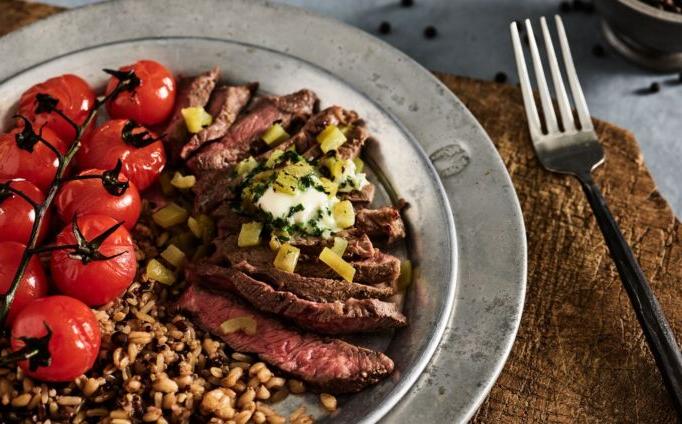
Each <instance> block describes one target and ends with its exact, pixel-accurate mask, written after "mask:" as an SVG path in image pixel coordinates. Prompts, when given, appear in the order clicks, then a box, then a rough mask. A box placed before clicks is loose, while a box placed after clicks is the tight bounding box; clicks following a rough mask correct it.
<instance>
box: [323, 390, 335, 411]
mask: <svg viewBox="0 0 682 424" xmlns="http://www.w3.org/2000/svg"><path fill="white" fill-rule="evenodd" d="M320 402H321V403H322V406H324V409H326V410H327V411H329V412H334V411H336V398H335V397H334V396H332V395H330V394H328V393H321V394H320Z"/></svg>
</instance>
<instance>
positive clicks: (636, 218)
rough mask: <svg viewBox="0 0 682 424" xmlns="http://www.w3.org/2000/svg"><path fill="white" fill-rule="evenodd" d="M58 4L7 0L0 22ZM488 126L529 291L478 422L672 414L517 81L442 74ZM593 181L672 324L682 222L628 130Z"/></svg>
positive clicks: (588, 218)
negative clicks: (542, 157)
mask: <svg viewBox="0 0 682 424" xmlns="http://www.w3.org/2000/svg"><path fill="white" fill-rule="evenodd" d="M58 11H59V9H57V8H53V7H50V6H44V5H40V4H28V3H24V2H20V1H13V0H10V1H7V0H0V34H2V33H7V32H9V31H12V30H14V29H16V28H19V27H20V26H22V25H26V24H28V23H30V22H33V21H35V20H37V19H40V18H42V17H45V16H48V15H50V14H52V13H56V12H58ZM438 77H439V78H441V79H442V80H443V82H445V84H447V86H448V87H449V88H450V89H451V90H452V91H453V92H454V93H455V94H456V95H457V96H459V98H460V99H461V100H462V101H463V102H464V103H466V105H467V106H468V107H469V109H470V110H471V111H472V112H473V114H474V115H475V116H476V117H477V118H478V120H479V121H480V122H481V124H482V125H483V127H484V128H485V129H486V131H487V132H488V134H489V135H490V137H491V138H492V140H493V142H494V143H495V145H496V146H497V149H498V150H499V152H500V155H501V156H502V158H503V160H504V162H505V164H506V166H507V169H508V170H509V173H510V174H511V176H512V179H513V181H514V186H515V187H516V192H517V193H518V195H519V199H520V201H521V207H522V209H523V213H524V216H525V222H526V228H527V231H528V249H529V251H528V258H529V263H528V292H527V296H526V307H525V311H524V313H523V318H522V321H521V328H520V330H519V333H518V338H517V340H516V343H515V345H514V348H513V350H512V352H511V355H510V357H509V361H508V362H507V364H506V366H505V368H504V370H503V371H502V374H501V376H500V378H499V380H498V381H497V383H496V384H495V386H494V387H493V389H492V392H491V393H490V396H489V397H488V399H487V400H486V401H485V403H484V404H483V406H482V407H481V409H480V410H479V411H478V413H477V414H476V416H475V418H474V420H473V421H474V422H476V423H495V424H496V423H512V422H513V423H516V422H528V423H531V422H532V423H536V422H538V423H540V422H542V423H548V422H550V423H574V422H619V423H622V422H651V423H667V422H675V415H674V412H673V408H672V405H671V403H670V401H669V400H668V398H667V395H666V393H665V391H664V388H663V385H662V383H661V379H660V376H659V374H658V371H657V369H656V367H655V365H654V362H653V359H652V357H651V355H650V353H649V350H648V348H647V345H646V341H645V340H644V337H643V335H642V332H641V330H640V329H639V325H638V323H637V320H636V318H635V316H634V313H633V312H632V310H631V308H630V304H629V300H628V298H627V295H626V294H625V292H624V290H623V289H622V287H621V283H620V280H619V279H618V275H617V273H616V270H615V268H614V266H613V263H612V261H611V259H610V257H609V255H608V252H607V250H606V247H605V245H604V243H603V241H602V237H601V234H600V232H599V229H598V228H597V225H596V223H595V221H594V218H593V217H592V213H591V211H590V208H589V206H588V204H587V202H586V201H585V199H584V197H583V194H582V191H581V190H580V187H579V186H578V184H577V183H576V182H575V181H573V180H572V179H570V178H565V177H560V176H556V175H552V174H549V173H548V172H545V171H544V170H543V169H541V167H540V165H539V163H538V161H537V159H536V158H535V155H534V153H533V150H532V147H531V144H530V139H529V136H528V132H527V129H526V124H525V120H524V114H523V108H522V102H521V93H520V91H519V89H518V88H516V87H513V86H510V85H504V84H496V83H492V82H486V81H477V80H472V79H467V78H461V77H456V76H451V75H443V74H439V75H438ZM595 124H596V128H597V132H598V133H599V136H600V140H601V141H602V143H603V144H604V147H605V150H606V158H607V160H606V166H604V167H603V168H601V169H600V170H599V171H598V173H597V177H596V178H597V181H598V183H599V184H600V185H601V187H602V189H603V192H604V195H605V196H606V198H607V199H608V201H609V202H610V204H611V207H612V210H613V213H614V214H615V216H616V217H617V219H618V221H619V223H620V225H621V228H622V229H623V232H624V234H625V236H626V238H627V239H628V241H629V242H630V243H631V245H632V246H633V248H634V250H635V254H636V255H637V256H638V257H639V259H640V261H641V264H642V267H643V268H644V271H645V273H646V275H647V276H648V277H649V278H650V281H651V285H652V286H653V288H654V291H655V292H656V293H657V295H658V297H659V300H660V301H661V304H662V306H663V309H664V310H665V312H666V313H667V315H668V318H669V319H670V323H671V325H672V327H673V329H674V330H675V332H676V334H682V286H679V283H680V282H682V266H681V265H682V243H680V238H681V237H682V229H681V228H680V223H679V221H678V220H677V219H675V217H674V215H673V213H672V211H671V210H670V207H669V206H668V205H667V203H666V202H665V200H663V199H662V198H661V196H660V194H659V193H658V191H656V187H655V185H654V182H653V180H652V179H651V176H650V175H649V172H648V171H647V169H646V168H645V166H644V163H643V160H642V155H641V152H640V150H639V147H638V146H637V142H636V141H635V139H634V137H633V136H632V134H631V133H629V132H628V131H627V130H624V129H621V128H618V127H616V126H613V125H611V124H608V123H605V122H600V121H596V122H595Z"/></svg>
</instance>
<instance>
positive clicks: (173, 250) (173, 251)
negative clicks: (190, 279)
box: [161, 244, 186, 268]
mask: <svg viewBox="0 0 682 424" xmlns="http://www.w3.org/2000/svg"><path fill="white" fill-rule="evenodd" d="M161 257H162V258H164V259H165V260H166V262H168V263H169V264H171V265H173V266H174V267H176V268H180V267H181V266H182V264H184V263H185V259H186V256H185V252H183V251H182V250H180V249H178V247H177V246H176V245H174V244H169V245H168V247H167V248H166V249H165V250H164V251H163V252H161Z"/></svg>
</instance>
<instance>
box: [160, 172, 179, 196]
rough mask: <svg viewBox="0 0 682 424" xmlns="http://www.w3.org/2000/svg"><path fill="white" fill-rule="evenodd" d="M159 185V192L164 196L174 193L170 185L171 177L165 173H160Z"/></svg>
mask: <svg viewBox="0 0 682 424" xmlns="http://www.w3.org/2000/svg"><path fill="white" fill-rule="evenodd" d="M159 184H160V185H161V192H162V193H163V194H164V195H166V196H170V195H172V194H173V193H175V187H173V185H172V184H171V176H170V174H168V173H167V172H162V173H161V175H159Z"/></svg>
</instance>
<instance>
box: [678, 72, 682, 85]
mask: <svg viewBox="0 0 682 424" xmlns="http://www.w3.org/2000/svg"><path fill="white" fill-rule="evenodd" d="M677 81H678V82H679V83H682V72H680V74H679V75H678V76H677Z"/></svg>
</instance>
